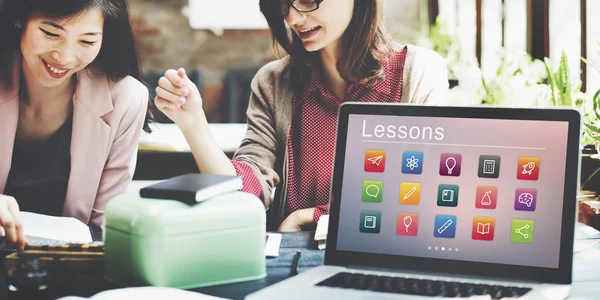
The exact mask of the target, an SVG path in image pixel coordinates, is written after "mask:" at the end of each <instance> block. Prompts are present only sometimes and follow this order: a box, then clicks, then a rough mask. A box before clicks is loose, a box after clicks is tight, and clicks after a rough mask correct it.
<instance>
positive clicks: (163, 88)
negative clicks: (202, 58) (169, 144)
mask: <svg viewBox="0 0 600 300" xmlns="http://www.w3.org/2000/svg"><path fill="white" fill-rule="evenodd" d="M154 105H156V107H157V108H158V109H159V110H160V111H161V112H162V113H164V114H165V115H166V116H167V117H169V119H171V120H173V122H175V123H176V124H177V125H178V126H179V127H180V128H184V127H189V126H193V125H194V124H195V123H198V122H199V121H201V120H203V119H205V118H206V117H205V116H204V110H203V109H202V97H201V96H200V92H199V91H198V87H197V86H196V85H195V84H194V83H193V82H192V81H191V80H190V79H189V78H188V77H187V74H186V73H185V69H183V68H179V69H178V70H173V69H169V70H167V71H166V72H165V75H164V76H163V77H161V78H160V79H159V80H158V86H157V87H156V97H155V98H154Z"/></svg>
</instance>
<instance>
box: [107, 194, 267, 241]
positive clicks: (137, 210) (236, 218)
mask: <svg viewBox="0 0 600 300" xmlns="http://www.w3.org/2000/svg"><path fill="white" fill-rule="evenodd" d="M104 214H105V218H106V229H107V230H108V229H109V228H110V229H115V230H119V231H122V232H126V233H129V234H131V235H137V236H150V235H151V236H153V237H157V236H173V235H180V234H190V233H199V232H210V231H221V230H228V229H237V228H243V227H253V226H257V225H264V224H266V213H265V207H264V205H263V203H262V202H261V201H260V200H259V199H258V198H256V197H255V196H253V195H251V194H248V193H244V192H232V193H227V194H223V195H219V196H216V197H214V198H212V199H209V200H205V201H202V202H200V203H197V204H195V205H188V204H185V203H182V202H179V201H176V200H162V199H150V198H141V197H140V196H138V195H131V194H129V195H128V194H124V195H119V196H117V197H115V198H113V199H112V200H111V201H109V203H108V205H107V206H106V210H105V212H104Z"/></svg>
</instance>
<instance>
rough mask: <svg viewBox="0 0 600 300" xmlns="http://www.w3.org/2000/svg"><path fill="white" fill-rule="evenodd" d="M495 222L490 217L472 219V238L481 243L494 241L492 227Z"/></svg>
mask: <svg viewBox="0 0 600 300" xmlns="http://www.w3.org/2000/svg"><path fill="white" fill-rule="evenodd" d="M495 224H496V220H495V219H494V218H490V217H475V218H474V219H473V231H472V238H473V239H474V240H481V241H493V240H494V225H495Z"/></svg>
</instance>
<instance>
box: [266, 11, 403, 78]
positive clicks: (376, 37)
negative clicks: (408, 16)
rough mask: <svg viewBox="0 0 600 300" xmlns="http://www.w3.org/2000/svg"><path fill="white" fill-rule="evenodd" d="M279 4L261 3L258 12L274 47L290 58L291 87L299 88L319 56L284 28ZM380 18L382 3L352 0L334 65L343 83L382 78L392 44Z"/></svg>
mask: <svg viewBox="0 0 600 300" xmlns="http://www.w3.org/2000/svg"><path fill="white" fill-rule="evenodd" d="M325 1H327V0H325ZM279 5H281V4H280V3H279V0H260V11H261V12H262V14H263V15H264V16H265V19H266V20H267V23H268V24H269V28H270V29H271V35H272V38H273V47H274V48H275V49H277V46H280V47H281V48H282V49H283V50H285V52H287V54H288V55H289V56H290V60H291V62H290V65H291V76H292V84H293V85H294V86H295V87H296V88H297V89H301V88H302V87H303V86H304V84H305V82H306V80H307V78H308V72H309V68H310V66H311V65H312V64H314V63H318V53H317V52H313V53H311V52H308V51H307V50H306V49H305V48H304V46H303V44H302V40H301V39H300V38H299V37H298V36H297V35H296V34H295V33H294V32H293V31H292V30H290V29H288V28H287V27H286V25H285V21H284V18H283V17H282V16H281V13H280V11H281V10H280V7H279ZM290 9H294V8H292V7H290ZM382 19H383V0H355V1H354V12H353V15H352V19H351V20H350V24H349V25H348V28H347V29H346V31H345V32H344V34H343V36H342V54H341V56H340V58H339V60H338V62H337V69H338V71H339V72H340V75H341V76H342V78H344V80H346V81H348V82H351V83H354V82H362V83H368V82H371V81H373V80H379V79H384V78H383V77H384V72H383V62H384V60H385V59H387V58H388V57H389V55H391V53H392V52H393V45H392V41H391V38H390V37H389V36H387V35H386V33H385V30H384V28H383V20H382Z"/></svg>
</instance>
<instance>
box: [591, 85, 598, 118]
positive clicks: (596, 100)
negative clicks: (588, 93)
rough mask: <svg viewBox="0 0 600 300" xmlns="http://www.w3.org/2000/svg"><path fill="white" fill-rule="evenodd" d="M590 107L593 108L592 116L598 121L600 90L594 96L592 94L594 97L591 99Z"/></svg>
mask: <svg viewBox="0 0 600 300" xmlns="http://www.w3.org/2000/svg"><path fill="white" fill-rule="evenodd" d="M592 105H593V108H594V114H595V115H596V120H600V111H599V110H598V107H599V106H600V89H598V91H597V92H596V94H594V97H593V98H592Z"/></svg>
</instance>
